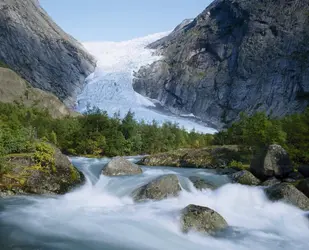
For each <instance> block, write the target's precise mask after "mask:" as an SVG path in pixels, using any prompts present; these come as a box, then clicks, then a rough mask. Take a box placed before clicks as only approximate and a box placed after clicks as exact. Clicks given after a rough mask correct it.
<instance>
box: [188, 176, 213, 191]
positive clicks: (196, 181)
mask: <svg viewBox="0 0 309 250" xmlns="http://www.w3.org/2000/svg"><path fill="white" fill-rule="evenodd" d="M189 180H190V181H191V182H192V183H193V185H194V187H195V188H196V189H199V190H203V189H214V188H215V187H214V185H212V184H210V183H207V182H206V181H205V180H204V179H202V178H200V177H198V176H190V177H189Z"/></svg>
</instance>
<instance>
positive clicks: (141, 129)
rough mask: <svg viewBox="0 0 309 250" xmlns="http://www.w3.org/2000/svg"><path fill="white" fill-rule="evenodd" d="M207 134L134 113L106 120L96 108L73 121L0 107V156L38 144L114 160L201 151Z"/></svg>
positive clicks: (20, 108) (32, 110)
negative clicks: (193, 149)
mask: <svg viewBox="0 0 309 250" xmlns="http://www.w3.org/2000/svg"><path fill="white" fill-rule="evenodd" d="M212 138H213V137H212V135H205V134H200V133H197V132H195V131H191V132H187V131H186V130H185V129H184V128H180V127H179V126H178V125H177V124H172V123H169V122H166V123H163V124H161V125H159V124H158V123H157V122H156V121H153V122H152V123H151V124H147V123H145V122H140V123H139V122H137V121H136V120H135V119H134V113H132V112H130V111H129V112H128V113H127V114H126V116H125V117H124V118H123V119H121V118H120V116H119V115H117V114H115V115H114V117H109V116H108V115H107V113H106V112H104V111H101V110H100V109H98V108H91V109H88V110H87V112H85V114H83V115H80V116H77V117H65V118H61V119H53V118H52V117H51V116H50V115H49V113H48V112H47V111H46V110H45V111H42V110H39V109H37V108H28V107H24V106H22V105H18V104H6V103H0V154H14V153H21V152H22V153H27V152H32V151H33V145H34V142H35V141H37V140H42V141H46V142H50V143H53V144H55V145H56V146H58V147H59V148H60V149H61V150H62V151H63V152H64V153H65V154H68V155H92V156H109V157H110V156H116V155H136V154H152V153H158V152H164V151H168V150H173V149H178V148H181V147H205V146H207V145H210V144H211V141H212Z"/></svg>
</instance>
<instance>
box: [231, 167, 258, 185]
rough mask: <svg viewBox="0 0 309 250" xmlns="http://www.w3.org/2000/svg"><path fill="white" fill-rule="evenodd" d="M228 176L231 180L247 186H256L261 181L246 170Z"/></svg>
mask: <svg viewBox="0 0 309 250" xmlns="http://www.w3.org/2000/svg"><path fill="white" fill-rule="evenodd" d="M230 178H231V179H232V181H233V182H236V183H239V184H242V185H249V186H256V185H259V184H260V182H261V181H260V180H259V179H258V178H256V177H255V176H254V175H253V174H251V173H250V172H249V171H247V170H243V171H239V172H237V173H235V174H232V175H230Z"/></svg>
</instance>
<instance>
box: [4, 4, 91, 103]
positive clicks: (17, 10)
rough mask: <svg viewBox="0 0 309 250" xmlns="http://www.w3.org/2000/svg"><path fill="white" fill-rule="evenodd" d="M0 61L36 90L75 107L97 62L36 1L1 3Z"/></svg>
mask: <svg viewBox="0 0 309 250" xmlns="http://www.w3.org/2000/svg"><path fill="white" fill-rule="evenodd" d="M0 37H1V43H0V61H2V62H4V63H5V64H7V65H8V66H9V67H10V68H11V69H13V70H14V71H15V72H16V73H18V74H19V75H20V76H21V77H22V78H24V79H25V80H26V81H28V82H29V83H30V84H31V85H32V86H33V87H36V88H39V89H41V90H44V91H48V92H51V93H53V94H55V95H56V96H57V97H58V98H59V99H60V100H61V101H64V102H65V103H67V104H72V103H73V101H75V100H74V98H75V97H76V95H77V94H78V92H79V91H80V90H81V88H83V86H84V84H85V78H86V77H87V76H88V75H89V74H90V73H91V72H93V71H94V68H95V59H94V58H93V57H92V56H91V55H90V54H89V53H88V52H87V51H86V50H85V49H84V48H83V46H82V45H81V44H80V43H79V42H78V41H76V40H75V39H74V38H73V37H71V36H70V35H68V34H67V33H65V32H64V31H63V30H62V29H61V28H60V27H59V26H58V25H57V24H55V23H54V22H53V20H52V19H51V18H50V17H49V16H48V14H47V13H46V12H45V11H44V10H43V9H42V8H41V6H40V4H38V1H37V0H22V1H21V0H1V1H0Z"/></svg>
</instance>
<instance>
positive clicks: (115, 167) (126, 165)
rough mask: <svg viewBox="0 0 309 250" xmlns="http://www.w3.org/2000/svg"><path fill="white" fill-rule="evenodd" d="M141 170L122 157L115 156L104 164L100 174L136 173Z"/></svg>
mask: <svg viewBox="0 0 309 250" xmlns="http://www.w3.org/2000/svg"><path fill="white" fill-rule="evenodd" d="M141 173H143V170H142V169H141V168H140V167H139V166H137V165H136V164H134V163H132V162H130V161H128V160H127V159H125V158H123V157H115V158H113V159H112V160H111V161H110V162H109V163H107V164H106V165H105V167H104V168H103V170H102V174H104V175H107V176H121V175H136V174H141Z"/></svg>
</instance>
